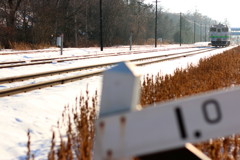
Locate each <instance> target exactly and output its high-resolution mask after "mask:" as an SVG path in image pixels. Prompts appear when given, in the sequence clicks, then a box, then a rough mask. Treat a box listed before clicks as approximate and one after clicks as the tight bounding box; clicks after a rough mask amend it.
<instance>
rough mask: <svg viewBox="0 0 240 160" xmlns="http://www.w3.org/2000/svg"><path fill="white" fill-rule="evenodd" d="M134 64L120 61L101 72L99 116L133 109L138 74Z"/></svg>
mask: <svg viewBox="0 0 240 160" xmlns="http://www.w3.org/2000/svg"><path fill="white" fill-rule="evenodd" d="M134 67H135V66H134V65H133V64H131V63H129V62H121V63H119V64H118V65H117V66H116V67H113V68H112V69H109V70H107V71H105V72H104V73H103V89H102V98H101V105H100V106H101V108H100V118H102V117H106V116H108V115H113V114H116V113H117V114H119V113H123V112H130V111H132V110H135V108H136V106H137V105H138V102H139V88H140V76H139V75H138V74H137V73H136V72H135V71H134Z"/></svg>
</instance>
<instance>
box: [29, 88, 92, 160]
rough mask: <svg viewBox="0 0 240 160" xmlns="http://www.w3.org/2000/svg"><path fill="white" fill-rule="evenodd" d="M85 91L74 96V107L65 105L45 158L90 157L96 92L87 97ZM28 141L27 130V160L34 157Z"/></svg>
mask: <svg viewBox="0 0 240 160" xmlns="http://www.w3.org/2000/svg"><path fill="white" fill-rule="evenodd" d="M86 93H87V94H86V96H80V97H79V98H76V104H75V107H73V108H71V107H69V106H66V107H65V109H64V111H63V112H62V119H61V121H58V123H57V124H58V132H53V133H52V140H51V148H50V151H49V153H48V157H47V158H46V159H48V160H90V159H92V154H93V142H94V140H93V139H94V124H95V119H96V105H97V92H96V94H95V96H94V97H93V98H90V97H89V95H88V91H87V92H86ZM62 131H63V133H61V132H62ZM57 134H58V135H59V138H58V137H57V136H56V135H57ZM30 143H31V141H30V134H29V132H28V143H27V155H26V159H27V160H30V159H34V155H31V149H30Z"/></svg>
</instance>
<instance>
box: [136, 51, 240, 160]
mask: <svg viewBox="0 0 240 160" xmlns="http://www.w3.org/2000/svg"><path fill="white" fill-rule="evenodd" d="M239 84H240V47H237V48H234V49H232V50H229V51H226V52H224V53H222V54H219V55H216V56H213V57H211V58H207V59H201V60H200V62H199V65H198V67H193V66H192V65H189V66H188V68H187V69H185V70H184V69H177V70H176V71H175V73H174V75H166V76H160V75H159V74H158V75H157V76H155V77H153V76H149V75H148V76H146V77H145V79H144V81H143V83H142V87H141V98H140V99H141V105H142V106H145V107H146V106H147V105H149V104H153V103H155V102H162V101H166V100H171V99H177V98H180V97H183V96H190V95H193V94H197V93H201V92H206V91H210V90H215V89H219V88H224V87H232V86H235V85H239ZM196 146H197V147H198V148H199V149H200V150H202V151H203V152H204V153H205V154H206V155H208V156H209V157H210V158H211V159H213V160H237V159H240V157H239V156H240V155H239V147H240V136H239V135H235V134H234V135H232V136H230V137H224V138H223V137H220V138H216V139H214V140H212V139H211V140H209V141H207V142H203V143H199V144H197V145H196Z"/></svg>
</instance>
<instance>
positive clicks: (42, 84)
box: [0, 50, 208, 97]
mask: <svg viewBox="0 0 240 160" xmlns="http://www.w3.org/2000/svg"><path fill="white" fill-rule="evenodd" d="M207 51H208V50H205V51H201V52H197V53H191V54H187V55H178V56H175V57H168V58H165V59H161V60H155V61H151V62H139V63H138V64H136V65H137V66H141V65H147V64H149V63H156V62H159V61H167V60H171V59H177V58H181V57H186V56H192V55H195V54H201V53H204V52H207ZM103 71H104V69H101V70H99V71H93V72H90V73H85V74H81V75H75V76H69V77H65V78H59V79H54V80H49V81H45V82H39V83H35V84H28V85H23V86H19V87H14V88H7V89H2V90H0V97H5V96H11V95H15V94H19V93H25V92H28V91H32V90H36V89H41V88H46V87H52V86H55V85H60V84H65V83H68V82H73V81H77V80H81V79H83V78H87V77H92V76H96V75H99V74H101V73H102V72H103Z"/></svg>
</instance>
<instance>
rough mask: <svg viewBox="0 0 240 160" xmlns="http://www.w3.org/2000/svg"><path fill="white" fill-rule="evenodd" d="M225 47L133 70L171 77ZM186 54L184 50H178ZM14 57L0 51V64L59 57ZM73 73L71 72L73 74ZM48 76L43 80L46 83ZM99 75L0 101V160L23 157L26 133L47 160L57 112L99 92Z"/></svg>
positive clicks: (16, 71)
mask: <svg viewBox="0 0 240 160" xmlns="http://www.w3.org/2000/svg"><path fill="white" fill-rule="evenodd" d="M174 47H179V46H171V45H170V46H159V47H158V49H160V48H166V49H168V48H174ZM152 48H153V47H152V46H134V47H133V49H134V50H145V49H152ZM230 48H231V47H227V48H220V49H217V50H214V51H211V52H209V53H207V54H206V53H204V54H200V55H196V56H191V57H186V58H181V59H177V60H171V61H166V62H161V63H158V64H151V65H147V66H143V67H136V70H137V72H140V73H141V74H142V75H143V76H144V75H146V74H157V73H159V72H160V73H161V74H162V75H164V74H172V73H173V71H174V70H175V69H176V68H186V67H187V65H189V64H190V63H192V64H193V65H196V64H197V63H198V61H199V59H200V58H204V57H209V56H212V55H214V54H219V53H222V52H223V51H224V50H226V49H230ZM122 51H126V52H129V47H126V46H119V47H111V48H106V49H104V51H103V52H100V51H99V48H82V49H64V52H63V54H64V56H74V55H83V54H84V55H86V54H100V53H112V52H115V53H117V52H122ZM182 51H186V49H182ZM6 52H8V53H9V52H10V53H11V52H12V53H16V54H11V55H1V54H3V53H6ZM28 52H29V53H24V54H18V52H16V51H0V62H5V61H15V60H25V61H28V60H31V59H37V58H49V57H58V56H59V57H60V55H59V54H60V52H58V49H55V51H52V49H49V51H48V50H46V52H43V53H40V52H33V53H30V52H32V51H28ZM173 52H177V50H172V51H171V50H170V51H162V52H158V53H156V52H154V53H152V52H151V53H145V54H148V55H150V54H167V53H173ZM139 56H143V54H139V55H137V54H136V55H133V54H132V55H127V56H126V55H125V56H114V57H105V58H97V59H89V60H79V61H69V62H63V63H52V64H44V65H36V66H27V67H16V68H7V69H0V75H1V78H2V77H9V76H15V75H21V74H29V73H35V72H41V71H46V70H55V69H60V68H68V67H74V66H82V65H85V64H94V63H96V62H97V63H98V62H104V61H105V62H106V61H108V62H109V61H112V60H119V61H121V60H122V61H124V60H127V59H128V58H129V57H139ZM73 74H74V73H73ZM47 78H48V77H46V78H43V79H44V80H46V79H47ZM56 78H58V77H56ZM37 81H41V79H34V80H30V81H27V82H16V83H12V84H10V85H5V84H0V90H1V89H4V88H9V87H13V86H17V85H20V84H21V83H36V82H37ZM101 85H102V76H95V77H91V78H87V79H84V80H80V81H76V82H73V83H67V84H64V85H59V86H55V87H51V88H45V89H41V90H35V91H31V92H28V93H24V94H17V95H14V96H9V97H2V98H0V107H1V112H0V124H1V125H0V127H1V130H0V137H1V143H0V159H1V160H10V159H12V160H15V159H24V157H25V155H26V151H27V148H26V143H27V131H28V129H30V131H31V142H32V146H31V148H32V150H33V151H34V154H35V159H47V158H46V157H47V156H46V155H47V153H48V149H49V146H50V140H51V135H52V134H51V132H52V130H53V129H55V128H56V125H57V121H58V120H59V119H60V118H61V113H62V111H63V109H64V106H66V105H74V103H75V98H76V97H78V96H79V95H80V94H83V95H84V94H85V91H86V89H87V88H88V90H89V91H90V95H93V93H94V91H95V90H97V91H98V93H99V94H100V93H101Z"/></svg>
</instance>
